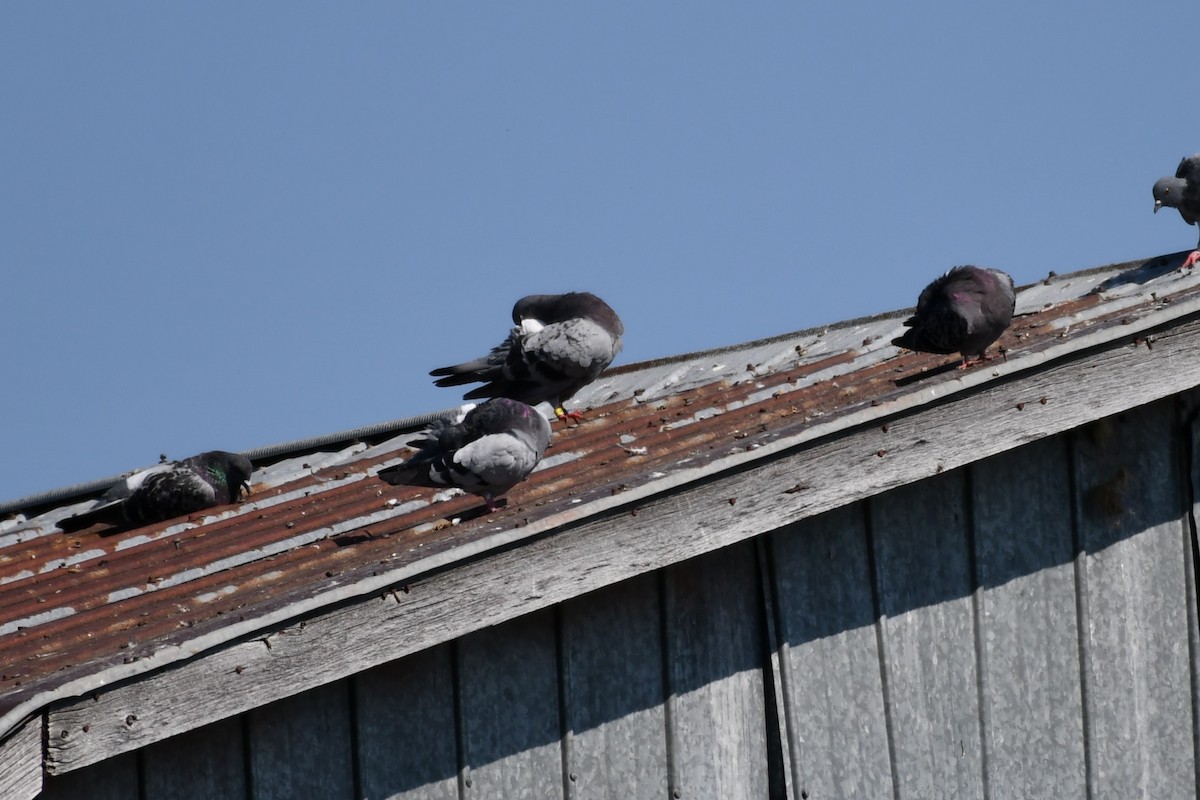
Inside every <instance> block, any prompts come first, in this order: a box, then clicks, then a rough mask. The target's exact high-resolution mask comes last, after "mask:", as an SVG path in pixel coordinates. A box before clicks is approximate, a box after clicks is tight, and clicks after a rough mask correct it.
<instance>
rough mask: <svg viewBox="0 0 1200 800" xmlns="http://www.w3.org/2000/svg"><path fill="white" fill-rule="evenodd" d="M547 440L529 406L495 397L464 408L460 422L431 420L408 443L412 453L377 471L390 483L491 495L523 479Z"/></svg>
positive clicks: (489, 500) (546, 429)
mask: <svg viewBox="0 0 1200 800" xmlns="http://www.w3.org/2000/svg"><path fill="white" fill-rule="evenodd" d="M549 444H550V423H549V422H547V421H546V418H545V417H543V416H542V415H541V414H539V413H538V412H537V410H536V409H534V408H533V406H530V405H528V404H526V403H522V402H520V401H519V400H510V399H508V398H507V397H497V398H495V399H493V400H489V401H487V402H486V403H483V404H481V405H478V406H476V407H475V408H473V409H471V410H470V411H468V412H467V414H466V416H464V417H463V419H462V421H461V422H453V421H451V420H449V419H439V420H435V421H434V422H433V423H432V424H431V425H430V426H429V427H428V428H426V429H425V430H424V431H422V432H421V435H420V436H419V437H418V438H416V439H413V440H412V441H410V442H409V443H408V445H409V447H415V448H416V449H417V451H418V452H417V454H416V455H415V456H413V457H412V458H410V459H408V460H407V461H405V462H404V463H403V464H397V465H396V466H394V467H388V468H387V469H383V470H380V471H379V477H380V478H382V479H383V480H385V481H387V482H388V483H390V484H392V485H393V486H395V485H399V484H403V485H407V486H433V487H439V486H457V487H458V488H460V489H464V490H466V491H468V492H471V493H472V494H477V495H480V496H481V497H483V499H484V502H485V503H486V504H487V508H488V511H495V510H496V508H497V505H496V502H495V500H496V498H497V497H499V496H500V495H502V494H504V493H505V492H507V491H508V490H509V489H511V488H512V487H514V486H516V485H517V484H518V483H520V482H521V481H523V480H525V478H526V476H527V475H529V473H530V472H532V471H533V468H534V467H536V466H537V463H538V461H540V460H541V458H542V454H543V453H544V452H546V448H547V447H548V446H549Z"/></svg>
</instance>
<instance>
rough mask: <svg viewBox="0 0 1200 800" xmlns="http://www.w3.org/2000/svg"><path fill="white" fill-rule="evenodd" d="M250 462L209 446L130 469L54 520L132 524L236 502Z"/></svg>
mask: <svg viewBox="0 0 1200 800" xmlns="http://www.w3.org/2000/svg"><path fill="white" fill-rule="evenodd" d="M252 472H254V465H253V464H251V463H250V460H249V459H247V458H246V457H245V456H241V455H238V454H237V453H228V452H226V451H224V450H210V451H208V452H205V453H200V454H199V455H195V456H192V457H191V458H185V459H184V460H183V461H169V462H167V463H165V464H157V465H155V466H153V467H150V468H148V469H144V470H140V471H138V472H135V473H133V474H132V475H130V476H129V477H128V478H126V479H125V480H123V481H121V482H120V483H117V484H115V485H114V486H112V487H111V488H110V489H109V490H108V491H107V492H105V493H104V495H103V496H102V497H101V498H100V502H99V504H98V505H95V506H93V507H92V508H90V509H88V510H87V511H84V512H83V513H81V514H76V515H75V516H73V517H67V518H66V519H64V520H61V521H60V522H59V523H58V527H59V528H61V529H62V530H64V531H68V532H69V531H78V530H82V529H84V528H87V527H90V526H92V525H95V524H97V523H106V524H109V525H115V526H117V527H119V528H134V527H138V526H140V525H149V524H150V523H152V522H161V521H162V520H164V519H171V518H172V517H179V516H183V515H184V514H191V513H194V512H196V511H202V510H204V509H206V508H212V507H213V506H220V505H225V504H226V503H236V502H238V501H239V500H241V498H242V491H243V490H244V489H246V490H248V489H249V481H250V474H251V473H252Z"/></svg>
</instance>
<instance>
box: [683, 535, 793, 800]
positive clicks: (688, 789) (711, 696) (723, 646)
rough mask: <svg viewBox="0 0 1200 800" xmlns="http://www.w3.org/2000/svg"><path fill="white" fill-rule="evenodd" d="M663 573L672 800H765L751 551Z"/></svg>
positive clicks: (745, 547)
mask: <svg viewBox="0 0 1200 800" xmlns="http://www.w3.org/2000/svg"><path fill="white" fill-rule="evenodd" d="M665 573H666V577H665V581H666V583H665V586H666V592H665V599H666V603H665V612H666V616H665V625H666V653H667V681H668V687H667V688H668V691H669V692H670V699H669V700H668V702H667V725H668V727H669V735H670V739H669V748H670V749H669V754H668V758H669V760H670V765H671V766H670V769H671V791H672V795H673V796H679V797H720V798H726V799H727V800H738V798H746V800H749V799H750V798H763V797H768V796H770V789H771V787H770V784H769V779H770V770H769V763H768V762H769V756H768V753H767V747H768V742H767V734H766V732H767V727H768V720H767V715H766V702H765V688H764V682H763V672H764V658H763V656H764V652H765V647H764V644H765V640H764V631H763V609H762V606H761V603H760V601H759V589H758V585H759V576H758V565H757V559H756V557H755V554H754V548H753V544H752V543H750V542H747V543H744V544H740V545H736V546H734V547H730V548H727V549H725V550H722V551H719V552H716V553H712V554H709V555H707V556H701V557H700V558H696V559H693V560H691V561H687V562H684V563H682V564H678V565H676V566H674V567H670V568H668V569H667V570H666V571H665Z"/></svg>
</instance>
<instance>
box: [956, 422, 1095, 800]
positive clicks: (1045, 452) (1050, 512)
mask: <svg viewBox="0 0 1200 800" xmlns="http://www.w3.org/2000/svg"><path fill="white" fill-rule="evenodd" d="M969 469H970V470H971V487H972V494H973V497H974V504H973V505H974V529H975V563H976V572H977V584H978V585H979V586H980V587H982V591H980V590H977V596H978V597H979V605H978V606H977V607H976V622H977V625H978V629H979V632H980V634H981V635H982V642H981V643H982V650H981V654H980V655H981V659H980V661H981V665H980V678H981V680H982V682H983V692H982V701H983V719H984V721H985V725H984V728H983V734H984V749H985V756H986V759H985V761H986V765H987V772H986V778H987V781H988V788H989V797H991V798H992V800H1003V799H1004V798H1010V799H1011V800H1023V799H1024V798H1030V797H1083V796H1085V795H1086V786H1085V774H1086V768H1085V759H1084V738H1083V737H1084V730H1083V698H1082V693H1081V688H1080V684H1079V675H1080V672H1079V670H1080V666H1079V624H1078V618H1077V615H1076V602H1075V601H1076V594H1075V568H1074V536H1073V530H1072V524H1071V518H1072V501H1071V486H1070V482H1069V481H1068V480H1067V476H1068V475H1069V474H1070V469H1069V464H1068V452H1067V448H1066V445H1065V442H1064V439H1063V437H1056V438H1054V439H1044V440H1042V441H1040V442H1037V443H1034V444H1030V445H1026V446H1025V447H1022V448H1018V449H1016V450H1012V451H1009V452H1007V453H1002V454H1000V455H997V456H995V457H994V458H990V459H987V460H985V461H980V462H979V463H977V464H974V465H972V466H971V467H969ZM1035 764H1036V765H1037V767H1036V769H1035V768H1031V767H1032V765H1035Z"/></svg>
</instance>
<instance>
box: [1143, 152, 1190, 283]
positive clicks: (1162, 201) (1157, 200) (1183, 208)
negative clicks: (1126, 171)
mask: <svg viewBox="0 0 1200 800" xmlns="http://www.w3.org/2000/svg"><path fill="white" fill-rule="evenodd" d="M1163 206H1169V207H1171V208H1177V209H1179V216H1181V217H1183V221H1184V222H1186V223H1187V224H1188V225H1196V224H1197V221H1198V220H1200V153H1197V154H1196V155H1194V156H1187V157H1186V158H1184V159H1183V160H1182V161H1180V162H1179V168H1178V169H1176V170H1175V177H1174V178H1159V179H1158V182H1157V183H1155V184H1154V213H1155V214H1157V213H1158V210H1159V209H1160V208H1162V207H1163ZM1197 262H1200V241H1197V243H1196V249H1195V250H1193V251H1192V252H1191V253H1190V254H1188V257H1187V258H1186V259H1184V262H1183V264H1182V265H1181V266H1180V267H1179V268H1180V269H1190V268H1191V267H1194V266H1196V263H1197Z"/></svg>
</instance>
